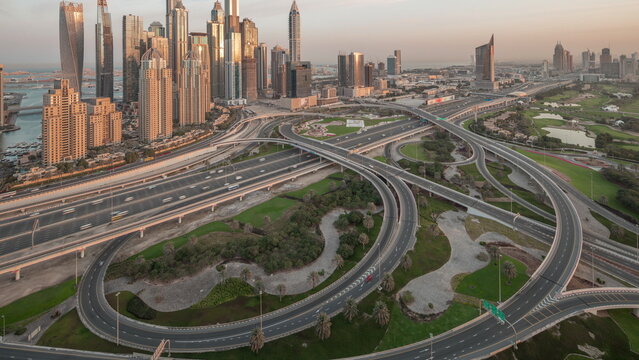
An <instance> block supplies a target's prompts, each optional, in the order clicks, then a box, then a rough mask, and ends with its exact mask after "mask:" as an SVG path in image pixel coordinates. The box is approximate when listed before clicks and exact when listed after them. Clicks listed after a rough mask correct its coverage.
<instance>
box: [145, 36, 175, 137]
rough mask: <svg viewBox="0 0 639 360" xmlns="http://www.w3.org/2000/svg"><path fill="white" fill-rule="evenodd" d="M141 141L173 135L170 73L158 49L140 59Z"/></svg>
mask: <svg viewBox="0 0 639 360" xmlns="http://www.w3.org/2000/svg"><path fill="white" fill-rule="evenodd" d="M139 101H140V121H139V127H138V131H139V134H140V140H142V141H149V142H150V141H154V140H157V139H159V138H163V137H171V135H172V134H173V74H171V69H169V68H168V67H167V64H166V60H164V59H163V58H162V55H161V54H160V52H159V51H158V50H157V49H149V50H148V51H147V52H146V53H144V55H143V56H142V65H141V66H140V100H139Z"/></svg>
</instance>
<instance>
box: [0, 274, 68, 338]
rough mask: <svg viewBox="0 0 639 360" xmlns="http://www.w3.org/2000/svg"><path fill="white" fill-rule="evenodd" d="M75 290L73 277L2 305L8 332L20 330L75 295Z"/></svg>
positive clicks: (0, 312)
mask: <svg viewBox="0 0 639 360" xmlns="http://www.w3.org/2000/svg"><path fill="white" fill-rule="evenodd" d="M75 292H76V289H75V279H71V280H67V281H65V282H63V283H61V284H59V285H56V286H52V287H50V288H46V289H43V290H40V291H38V292H35V293H33V294H31V295H28V296H25V297H23V298H21V299H19V300H16V301H14V302H12V303H10V304H8V305H6V306H3V307H1V308H0V315H4V317H5V318H4V320H5V326H6V332H7V333H11V332H13V331H17V330H20V329H21V328H22V326H24V325H26V324H27V323H28V322H29V321H31V320H34V319H35V318H37V317H38V316H39V315H42V314H44V313H45V312H47V311H49V310H51V309H52V308H54V307H55V306H57V305H59V304H60V303H62V302H63V301H65V300H66V299H68V298H70V297H71V296H73V295H75Z"/></svg>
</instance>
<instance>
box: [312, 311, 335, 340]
mask: <svg viewBox="0 0 639 360" xmlns="http://www.w3.org/2000/svg"><path fill="white" fill-rule="evenodd" d="M331 325H332V324H331V318H330V317H328V315H326V313H321V314H319V316H318V317H317V323H316V324H315V333H316V334H317V337H319V338H320V340H326V339H328V338H329V337H331Z"/></svg>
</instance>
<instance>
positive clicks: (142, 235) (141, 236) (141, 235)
mask: <svg viewBox="0 0 639 360" xmlns="http://www.w3.org/2000/svg"><path fill="white" fill-rule="evenodd" d="M143 237H144V229H142V230H140V239H142V238H143Z"/></svg>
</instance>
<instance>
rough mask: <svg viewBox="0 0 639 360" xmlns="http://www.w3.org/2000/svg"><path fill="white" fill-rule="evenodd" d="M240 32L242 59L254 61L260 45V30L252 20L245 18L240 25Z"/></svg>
mask: <svg viewBox="0 0 639 360" xmlns="http://www.w3.org/2000/svg"><path fill="white" fill-rule="evenodd" d="M240 32H241V33H242V59H246V58H248V59H252V58H254V57H255V48H256V47H257V45H258V44H259V30H258V29H257V26H255V23H254V22H253V21H252V20H251V19H248V18H245V19H244V20H242V23H241V24H240Z"/></svg>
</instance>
